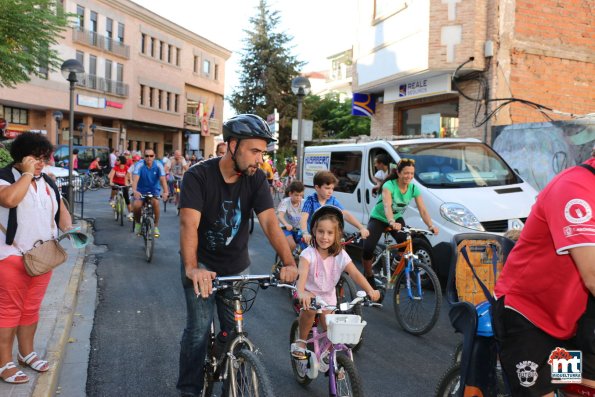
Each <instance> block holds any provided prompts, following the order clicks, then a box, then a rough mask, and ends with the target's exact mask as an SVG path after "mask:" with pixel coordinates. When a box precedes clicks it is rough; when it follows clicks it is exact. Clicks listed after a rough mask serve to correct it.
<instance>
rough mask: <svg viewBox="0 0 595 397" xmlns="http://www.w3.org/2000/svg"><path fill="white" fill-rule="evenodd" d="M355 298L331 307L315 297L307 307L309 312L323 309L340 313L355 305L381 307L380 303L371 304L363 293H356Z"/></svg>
mask: <svg viewBox="0 0 595 397" xmlns="http://www.w3.org/2000/svg"><path fill="white" fill-rule="evenodd" d="M357 295H358V296H357V297H356V298H355V299H353V300H352V301H351V302H343V303H340V304H339V306H338V307H337V306H333V305H329V304H327V303H326V302H325V301H324V300H323V299H322V298H321V297H319V296H316V297H315V298H314V300H311V301H310V306H309V307H308V309H311V310H316V311H319V310H323V309H328V310H333V311H336V310H339V311H341V312H346V311H349V309H351V308H352V307H354V306H357V305H362V306H368V307H372V306H375V307H382V304H381V303H376V302H373V301H372V300H371V299H370V297H369V296H367V295H366V293H365V292H364V291H358V292H357Z"/></svg>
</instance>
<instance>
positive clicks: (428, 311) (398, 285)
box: [372, 226, 442, 335]
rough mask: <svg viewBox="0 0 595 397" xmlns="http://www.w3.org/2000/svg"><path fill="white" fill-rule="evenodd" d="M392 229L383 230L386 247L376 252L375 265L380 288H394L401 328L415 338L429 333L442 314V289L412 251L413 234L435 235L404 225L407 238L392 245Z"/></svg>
mask: <svg viewBox="0 0 595 397" xmlns="http://www.w3.org/2000/svg"><path fill="white" fill-rule="evenodd" d="M390 232H391V229H388V228H387V229H386V230H385V231H384V243H385V248H384V249H382V251H381V252H378V251H377V252H376V253H377V255H376V259H374V262H373V264H372V266H373V269H374V277H375V278H376V279H377V280H378V281H380V288H384V290H385V291H386V290H389V289H394V290H395V292H394V295H393V303H394V305H393V307H394V310H395V316H396V317H397V321H398V322H399V325H401V327H402V328H403V329H404V330H405V331H407V332H408V333H410V334H412V335H423V334H425V333H426V332H428V331H430V330H431V329H432V328H433V327H434V325H435V324H436V321H438V316H439V315H440V305H441V303H442V288H441V286H440V282H439V281H438V276H437V275H436V273H435V272H434V270H432V268H431V267H430V266H428V265H427V264H426V263H423V262H422V261H420V260H419V258H418V256H417V255H416V254H415V253H414V252H413V240H412V235H413V236H415V235H418V236H419V235H422V234H425V235H433V233H432V232H430V231H427V230H422V229H415V228H412V227H408V226H405V227H403V229H401V230H399V232H400V233H405V234H406V235H407V239H406V240H405V241H404V242H402V243H398V244H390V240H389V238H390Z"/></svg>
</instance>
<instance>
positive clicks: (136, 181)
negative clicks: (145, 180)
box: [132, 174, 140, 198]
mask: <svg viewBox="0 0 595 397" xmlns="http://www.w3.org/2000/svg"><path fill="white" fill-rule="evenodd" d="M139 178H140V177H139V176H138V175H134V174H132V193H133V194H134V197H136V198H140V193H139V192H138V191H137V190H136V187H137V185H138V179H139Z"/></svg>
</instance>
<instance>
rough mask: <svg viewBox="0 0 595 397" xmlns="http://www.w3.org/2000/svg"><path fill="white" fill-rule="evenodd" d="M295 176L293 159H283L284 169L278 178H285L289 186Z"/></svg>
mask: <svg viewBox="0 0 595 397" xmlns="http://www.w3.org/2000/svg"><path fill="white" fill-rule="evenodd" d="M295 174H296V165H295V163H294V162H293V158H291V157H287V158H286V159H285V169H284V170H283V172H282V173H281V175H280V177H281V178H283V177H284V176H287V179H288V180H287V185H289V184H290V183H291V182H292V181H293V180H294V179H295Z"/></svg>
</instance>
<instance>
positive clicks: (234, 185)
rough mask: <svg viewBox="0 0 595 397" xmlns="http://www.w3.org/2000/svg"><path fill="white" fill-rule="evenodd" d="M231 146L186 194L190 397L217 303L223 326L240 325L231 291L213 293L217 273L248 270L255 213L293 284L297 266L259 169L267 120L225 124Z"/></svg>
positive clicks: (196, 173) (197, 387) (189, 181)
mask: <svg viewBox="0 0 595 397" xmlns="http://www.w3.org/2000/svg"><path fill="white" fill-rule="evenodd" d="M223 138H224V140H225V141H226V142H227V150H226V152H225V155H223V157H214V158H211V159H209V160H206V161H203V162H202V163H199V164H196V165H195V166H193V167H191V168H190V169H189V170H188V171H187V172H186V173H185V174H184V179H183V185H184V189H183V190H182V192H181V196H180V252H181V257H182V266H181V273H182V274H181V276H182V286H183V288H184V296H185V298H186V315H187V322H186V328H185V329H184V333H183V336H182V341H181V348H180V362H179V365H180V367H179V378H178V382H177V386H176V387H177V389H178V390H179V391H180V393H181V394H182V395H183V396H197V395H200V393H201V390H202V386H203V363H204V359H205V355H206V352H207V342H208V334H209V330H210V324H211V321H212V318H213V315H214V310H215V307H216V308H217V315H218V318H219V323H220V328H221V329H222V330H223V331H226V332H227V331H231V330H232V329H233V328H234V320H233V318H234V317H233V316H234V314H233V311H232V309H231V308H230V307H229V306H228V305H227V304H226V300H227V299H228V298H229V296H230V294H231V293H233V291H232V290H231V289H226V290H223V291H221V292H217V293H216V294H212V280H213V279H214V278H215V277H216V276H231V275H238V274H243V273H246V272H247V271H248V267H249V266H250V258H249V256H248V236H249V233H248V229H249V219H250V214H251V213H252V211H254V212H256V215H257V216H258V220H259V222H260V226H261V227H262V230H263V232H264V234H265V236H266V237H267V238H268V240H269V241H270V243H271V245H272V246H273V248H274V249H275V251H277V253H278V254H279V257H280V258H281V260H282V261H283V263H284V264H285V267H283V268H282V269H281V274H280V275H281V279H282V281H286V282H293V281H294V280H295V279H296V277H297V266H296V263H295V260H294V259H293V255H292V254H291V251H290V250H289V245H288V243H287V240H286V239H285V236H284V234H283V231H282V230H281V228H280V227H279V223H278V220H277V216H276V215H275V209H274V206H273V200H272V197H271V194H270V193H269V185H268V183H267V180H266V177H265V175H264V173H263V172H262V171H261V170H259V166H260V164H262V162H263V154H264V153H265V151H266V146H267V144H268V143H269V142H272V141H274V139H273V136H272V133H271V131H270V129H269V126H268V125H267V123H266V122H265V121H264V120H263V119H262V118H260V117H258V116H256V115H253V114H241V115H238V116H235V117H232V118H231V119H229V120H227V121H226V122H225V123H224V124H223Z"/></svg>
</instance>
